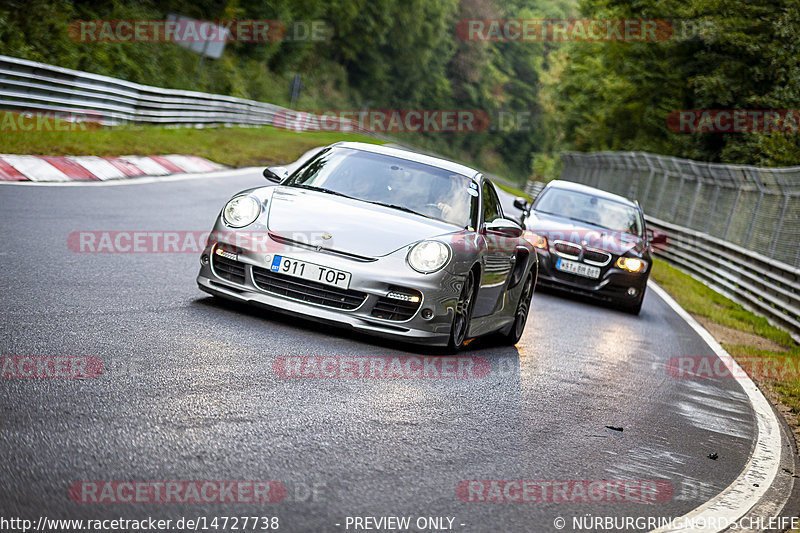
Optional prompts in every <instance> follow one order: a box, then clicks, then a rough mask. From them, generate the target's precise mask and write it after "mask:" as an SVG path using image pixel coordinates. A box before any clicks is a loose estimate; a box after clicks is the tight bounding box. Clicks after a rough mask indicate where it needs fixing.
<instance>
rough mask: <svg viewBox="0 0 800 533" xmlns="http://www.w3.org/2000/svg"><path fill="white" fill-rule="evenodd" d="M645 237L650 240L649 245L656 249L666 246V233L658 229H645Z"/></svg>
mask: <svg viewBox="0 0 800 533" xmlns="http://www.w3.org/2000/svg"><path fill="white" fill-rule="evenodd" d="M647 237H648V238H649V240H650V246H652V247H653V248H655V249H657V250H663V249H665V248H666V247H667V243H668V241H669V239H668V238H667V234H666V233H665V232H663V231H661V230H658V229H653V230H651V229H649V230H647Z"/></svg>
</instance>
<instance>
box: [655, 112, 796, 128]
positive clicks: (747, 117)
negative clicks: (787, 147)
mask: <svg viewBox="0 0 800 533" xmlns="http://www.w3.org/2000/svg"><path fill="white" fill-rule="evenodd" d="M667 127H668V128H669V129H670V131H673V132H675V133H750V132H761V133H798V132H800V110H798V109H686V110H682V111H673V112H672V113H670V114H669V115H667Z"/></svg>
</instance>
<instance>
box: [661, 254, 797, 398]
mask: <svg viewBox="0 0 800 533" xmlns="http://www.w3.org/2000/svg"><path fill="white" fill-rule="evenodd" d="M651 276H652V278H653V279H654V280H655V281H656V282H657V283H658V284H659V285H661V287H662V288H663V289H664V290H666V291H667V292H668V293H669V294H670V295H671V296H672V297H673V298H675V300H676V301H677V302H678V303H679V304H680V305H681V307H683V308H684V309H686V310H687V311H689V312H690V313H693V314H695V315H699V316H702V317H705V318H706V319H708V320H709V321H711V322H714V323H716V324H720V325H722V326H727V327H729V328H733V329H737V330H739V331H745V332H748V333H754V334H756V335H759V336H761V337H764V338H766V339H769V340H772V341H774V342H776V343H778V344H779V345H781V346H783V347H784V348H785V349H786V350H787V351H783V352H775V351H770V350H761V349H756V348H754V347H752V346H742V345H734V344H723V348H725V350H727V351H728V353H729V354H731V355H732V356H733V357H734V358H735V359H737V360H739V361H749V362H750V363H752V361H753V358H764V359H765V361H764V364H765V365H767V366H770V364H771V365H772V366H771V368H779V369H782V372H781V373H779V374H778V375H776V373H774V372H768V373H767V374H768V375H767V376H766V377H763V378H758V379H757V381H758V383H759V385H760V386H761V387H767V388H768V389H770V390H772V391H774V392H775V393H777V396H778V397H779V398H780V400H781V401H782V402H783V403H784V404H786V405H787V406H789V408H790V409H791V410H792V411H793V412H794V413H800V373H799V372H798V371H797V369H798V367H799V366H798V363H800V345H798V344H797V343H795V342H794V340H793V339H792V337H791V336H790V335H789V333H787V332H786V331H784V330H782V329H779V328H776V327H775V326H772V325H771V324H770V323H769V322H767V319H766V318H763V317H760V316H758V315H756V314H754V313H751V312H750V311H748V310H746V309H744V308H743V307H742V306H741V305H739V304H737V303H736V302H733V301H731V300H729V299H728V298H725V297H724V296H722V295H720V294H718V293H716V292H714V291H713V290H711V289H710V288H708V287H706V286H705V285H704V284H702V283H700V282H699V281H697V280H695V279H694V278H692V277H691V276H689V275H688V274H685V273H683V272H681V271H680V270H678V269H677V268H674V267H672V266H670V265H668V264H667V263H665V262H664V261H661V260H658V259H656V260H655V262H654V265H653V271H652V274H651ZM767 360H771V361H767ZM742 366H743V367H745V368H746V367H747V365H746V364H743V365H742Z"/></svg>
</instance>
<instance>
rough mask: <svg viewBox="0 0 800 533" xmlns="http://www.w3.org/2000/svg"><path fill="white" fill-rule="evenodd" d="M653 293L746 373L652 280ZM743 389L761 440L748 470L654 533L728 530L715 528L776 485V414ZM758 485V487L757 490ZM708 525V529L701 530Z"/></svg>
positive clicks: (749, 388)
mask: <svg viewBox="0 0 800 533" xmlns="http://www.w3.org/2000/svg"><path fill="white" fill-rule="evenodd" d="M648 285H649V287H650V289H651V290H652V291H654V292H655V293H656V294H657V295H658V296H659V297H660V298H661V299H662V300H664V302H665V303H666V304H667V305H668V306H670V307H671V308H672V310H673V311H675V312H676V313H678V315H679V316H680V317H681V318H683V319H684V320H685V321H686V323H687V324H689V326H691V327H692V329H694V330H695V331H696V332H697V334H698V335H700V337H701V338H702V339H703V340H704V341H705V342H706V344H708V345H709V346H710V347H711V349H712V350H713V351H714V353H715V354H716V355H717V357H719V358H720V359H721V360H722V361H723V362H725V363H726V364H728V365H732V366H733V367H734V370H735V371H736V372H737V375H744V374H745V373H744V370H742V369H741V367H739V365H738V364H737V363H736V362H735V361H734V360H733V358H732V357H731V356H730V354H728V352H726V351H725V349H724V348H723V347H722V346H720V345H719V343H718V342H717V341H716V340H715V339H714V337H712V336H711V334H710V333H709V332H708V331H707V330H706V329H705V328H704V327H703V326H701V325H700V324H699V323H698V322H697V320H695V319H694V318H693V317H692V316H691V315H690V314H689V313H687V312H686V310H685V309H683V308H682V307H681V306H680V305H678V303H677V302H676V301H675V300H674V299H673V298H672V297H671V296H670V295H669V294H667V293H666V291H664V289H662V288H661V287H659V286H658V285H657V284H656V283H655V282H653V281H652V280H651V281H650V282H649V283H648ZM737 381H738V382H739V384H740V385H741V386H742V389H743V390H744V392H745V394H747V397H748V399H749V400H750V405H751V406H752V407H753V413H754V414H755V417H756V424H757V428H758V436H757V437H756V445H755V449H754V450H753V455H751V456H750V460H749V461H748V463H747V465H746V466H745V468H744V470H743V471H742V473H741V474H739V477H737V478H736V479H735V480H734V481H733V483H731V484H730V485H728V487H727V488H725V490H723V491H722V492H720V493H719V494H717V495H716V496H715V497H713V498H711V499H710V500H709V501H707V502H706V503H704V504H703V505H701V506H700V507H698V508H696V509H694V510H692V511H689V512H688V513H686V514H685V515H683V516H681V517H678V518H676V519H675V520H673V521H672V522H670V523H669V524H667V525H666V526H664V527H662V528H659V529H656V530H654V532H655V533H666V532H678V531H687V532H688V531H693V532H697V531H706V532H717V531H723V530H724V529H726V528H727V526H725V527H716V526H717V525H718V524H719V525H724V524H725V523H727V524H728V525H730V524H733V523H734V522H736V520H739V519H740V518H742V517H743V516H744V515H745V514H747V512H748V511H749V510H750V509H752V508H753V506H754V505H756V504H757V503H758V502H759V500H760V499H761V498H762V497H763V496H764V494H765V493H766V492H767V489H769V488H770V487H771V486H772V483H773V482H774V481H775V477H776V476H777V475H778V470H779V467H780V460H781V428H780V424H779V423H778V419H777V418H776V416H775V411H774V410H773V409H772V406H771V405H770V403H769V402H768V401H767V399H766V398H765V397H764V395H763V394H761V391H760V390H758V387H756V384H755V383H753V381H752V380H751V379H750V378H749V377H746V376H745V377H742V378H739V379H737ZM756 485H757V486H756ZM704 521H705V523H706V524H707V525H708V526H709V527H706V528H703V527H698V525H702V524H703V523H704Z"/></svg>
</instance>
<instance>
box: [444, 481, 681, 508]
mask: <svg viewBox="0 0 800 533" xmlns="http://www.w3.org/2000/svg"><path fill="white" fill-rule="evenodd" d="M673 492H674V490H673V487H672V484H671V483H670V482H669V481H664V480H637V479H505V480H503V479H471V480H465V481H461V482H459V483H458V485H457V486H456V495H457V496H458V499H459V500H461V501H462V502H468V503H481V502H483V503H546V502H547V503H584V502H590V503H600V502H602V503H623V502H625V503H653V502H666V501H669V500H670V499H671V498H672V494H673Z"/></svg>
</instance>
